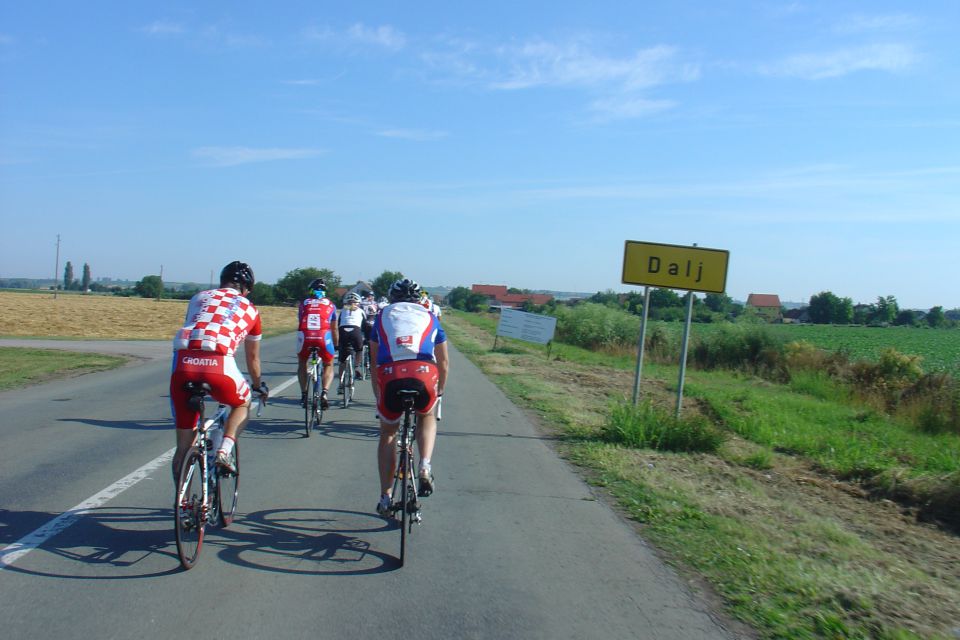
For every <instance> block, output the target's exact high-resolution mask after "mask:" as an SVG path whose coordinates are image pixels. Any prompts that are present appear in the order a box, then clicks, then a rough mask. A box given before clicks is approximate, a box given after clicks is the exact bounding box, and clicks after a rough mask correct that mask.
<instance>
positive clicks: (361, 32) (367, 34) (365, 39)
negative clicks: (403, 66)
mask: <svg viewBox="0 0 960 640" xmlns="http://www.w3.org/2000/svg"><path fill="white" fill-rule="evenodd" d="M347 34H348V35H349V36H350V38H351V39H352V40H354V41H355V42H360V43H363V44H373V45H377V46H380V47H383V48H385V49H390V50H392V51H399V50H400V49H403V47H404V46H405V45H406V44H407V38H406V36H404V35H403V33H401V32H400V31H398V30H396V29H394V28H393V27H391V26H389V25H381V26H379V27H368V26H366V25H364V24H362V23H357V24H355V25H353V26H351V27H350V28H349V29H348V30H347Z"/></svg>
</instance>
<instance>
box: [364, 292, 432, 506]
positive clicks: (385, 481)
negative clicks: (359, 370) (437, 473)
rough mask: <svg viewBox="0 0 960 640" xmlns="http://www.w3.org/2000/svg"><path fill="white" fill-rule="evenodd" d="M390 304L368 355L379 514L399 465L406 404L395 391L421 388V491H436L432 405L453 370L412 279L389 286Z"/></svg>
mask: <svg viewBox="0 0 960 640" xmlns="http://www.w3.org/2000/svg"><path fill="white" fill-rule="evenodd" d="M389 295H390V304H389V305H387V306H386V307H384V308H383V309H381V310H380V314H379V315H378V316H377V320H376V322H375V323H374V326H373V332H372V333H371V334H370V358H371V359H372V360H373V361H374V362H375V363H376V366H375V367H374V368H373V371H372V372H371V373H372V377H371V380H372V382H373V393H374V395H375V396H376V398H377V414H378V416H379V418H380V443H379V447H378V449H377V469H378V471H379V474H380V501H379V503H378V504H377V512H378V513H379V514H381V515H386V514H388V513H389V509H390V493H391V490H392V484H393V476H394V473H395V470H396V464H397V444H396V438H397V429H398V426H399V422H400V418H401V417H402V416H403V405H402V403H401V401H400V398H399V396H398V395H397V391H399V390H401V389H404V390H405V389H413V390H416V391H418V392H419V394H418V396H417V399H416V403H415V408H416V411H417V448H418V449H419V451H420V474H419V475H420V489H419V490H420V495H422V496H429V495H430V494H431V493H433V489H434V485H435V482H434V477H433V471H432V467H431V457H432V455H433V448H434V444H435V443H436V438H437V417H436V414H435V413H434V408H435V407H436V404H437V399H438V398H439V397H440V396H442V395H443V389H444V386H445V385H446V383H447V374H448V372H449V370H450V360H449V357H448V354H447V336H446V334H445V333H444V332H443V328H442V327H441V326H440V321H439V320H438V319H437V318H436V316H434V315H433V314H432V313H430V312H429V311H428V310H427V309H425V308H424V307H423V306H421V304H420V286H419V285H418V284H417V283H416V282H414V281H413V280H410V279H407V278H404V279H402V280H397V281H396V282H394V283H393V285H392V286H391V287H390V292H389Z"/></svg>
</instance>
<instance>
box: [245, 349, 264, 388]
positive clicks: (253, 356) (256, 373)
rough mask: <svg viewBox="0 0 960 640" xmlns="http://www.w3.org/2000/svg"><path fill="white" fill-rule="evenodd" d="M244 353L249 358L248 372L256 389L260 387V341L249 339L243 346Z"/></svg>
mask: <svg viewBox="0 0 960 640" xmlns="http://www.w3.org/2000/svg"><path fill="white" fill-rule="evenodd" d="M243 353H244V355H245V356H246V358H247V372H248V373H249V374H250V381H251V383H252V386H253V388H254V389H259V388H260V382H261V381H260V341H259V340H247V341H246V342H245V343H244V346H243Z"/></svg>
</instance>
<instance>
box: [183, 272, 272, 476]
mask: <svg viewBox="0 0 960 640" xmlns="http://www.w3.org/2000/svg"><path fill="white" fill-rule="evenodd" d="M253 284H254V277H253V270H252V269H251V268H250V266H249V265H247V264H246V263H243V262H240V261H239V260H236V261H234V262H231V263H230V264H228V265H227V266H225V267H224V268H223V270H222V271H221V272H220V288H218V289H210V290H208V291H201V292H200V293H198V294H196V295H195V296H193V298H191V300H190V304H189V306H188V307H187V316H186V319H185V321H184V324H183V328H182V329H180V331H178V332H177V335H176V337H175V338H174V339H173V348H174V354H173V373H172V375H171V376H170V404H171V405H172V409H173V416H174V420H175V422H176V427H177V451H176V453H175V454H174V457H173V476H174V482H176V478H177V474H178V473H179V471H180V463H181V461H182V460H183V456H184V455H185V454H186V452H187V450H188V449H189V448H190V447H191V446H192V445H193V441H194V439H195V438H196V430H197V421H198V418H199V417H200V414H199V412H198V411H196V410H194V409H191V408H190V406H189V405H188V400H189V399H190V393H189V392H188V391H186V390H185V389H184V384H185V383H187V382H190V381H192V382H199V383H204V382H205V383H207V384H209V385H210V389H211V391H210V395H212V396H213V398H214V399H215V400H217V401H218V402H221V403H223V404H225V405H228V406H230V407H231V409H230V415H229V416H228V417H227V422H226V425H225V426H224V430H223V431H224V435H223V442H222V444H221V445H220V448H219V449H218V450H217V458H216V464H217V465H218V466H220V467H224V468H226V469H227V470H229V471H232V472H236V465H235V463H234V458H233V456H232V454H233V448H234V445H235V444H236V441H237V437H239V435H240V432H241V431H242V429H243V426H244V422H245V421H246V419H247V416H248V415H249V408H250V386H249V385H248V384H247V381H246V379H245V378H244V377H243V375H242V374H241V373H240V369H238V368H237V363H236V361H235V360H234V354H235V353H236V350H237V347H238V346H239V345H240V344H241V343H242V344H243V345H244V356H245V357H246V361H247V371H248V372H249V373H250V378H251V381H252V383H253V387H254V388H255V389H257V390H258V391H259V392H260V393H261V394H262V395H263V396H264V397H265V396H266V395H267V387H266V384H265V383H263V382H262V380H261V379H260V335H261V328H260V313H259V312H258V311H257V308H256V307H254V306H253V303H251V302H250V301H249V300H248V299H247V298H246V296H248V295H250V291H251V290H253Z"/></svg>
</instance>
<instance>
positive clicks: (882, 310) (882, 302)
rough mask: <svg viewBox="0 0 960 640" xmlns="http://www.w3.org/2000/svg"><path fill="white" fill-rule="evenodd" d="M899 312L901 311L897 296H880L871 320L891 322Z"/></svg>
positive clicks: (879, 322) (880, 322)
mask: <svg viewBox="0 0 960 640" xmlns="http://www.w3.org/2000/svg"><path fill="white" fill-rule="evenodd" d="M898 313H900V306H899V305H898V304H897V299H896V298H894V297H893V296H887V297H883V296H878V297H877V305H876V307H875V311H874V314H873V317H872V318H871V319H870V320H871V322H875V323H878V324H883V323H886V324H890V323H891V322H893V321H894V320H896V318H897V314H898Z"/></svg>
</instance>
